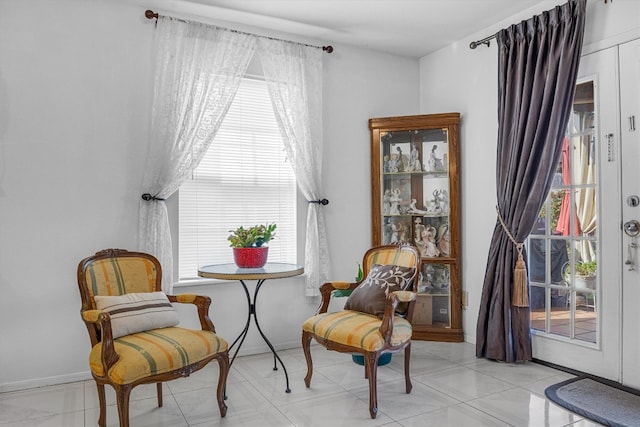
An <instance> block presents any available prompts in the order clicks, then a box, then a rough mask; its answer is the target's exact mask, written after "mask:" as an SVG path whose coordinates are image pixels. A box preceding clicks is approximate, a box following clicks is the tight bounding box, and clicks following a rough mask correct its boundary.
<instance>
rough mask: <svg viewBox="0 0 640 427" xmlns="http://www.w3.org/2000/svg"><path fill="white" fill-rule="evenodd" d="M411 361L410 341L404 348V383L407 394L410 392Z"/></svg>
mask: <svg viewBox="0 0 640 427" xmlns="http://www.w3.org/2000/svg"><path fill="white" fill-rule="evenodd" d="M410 361H411V343H409V345H407V347H406V348H405V349H404V383H405V387H406V390H407V394H409V393H411V389H412V388H413V385H412V384H411V377H410V376H409V363H410Z"/></svg>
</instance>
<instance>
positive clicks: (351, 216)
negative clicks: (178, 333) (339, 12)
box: [0, 0, 419, 391]
mask: <svg viewBox="0 0 640 427" xmlns="http://www.w3.org/2000/svg"><path fill="white" fill-rule="evenodd" d="M150 3H151V4H149V7H153V2H152V1H150ZM144 9H145V8H144V7H142V6H132V5H128V4H126V2H124V1H123V2H114V1H104V2H102V1H97V0H57V1H55V2H52V1H50V0H26V1H25V0H22V1H2V2H0V291H1V292H2V297H1V298H0V391H6V390H13V389H21V388H28V387H33V386H40V385H45V384H52V383H58V382H64V381H72V380H77V379H82V378H88V377H89V375H88V366H87V355H88V352H89V339H88V336H87V333H86V330H85V328H84V325H83V323H82V321H81V320H80V315H79V311H80V297H79V293H78V289H77V285H76V266H77V264H78V261H79V260H80V259H81V258H83V257H85V256H88V255H91V254H93V253H94V252H96V251H98V250H100V249H103V248H109V247H119V248H127V249H135V248H136V236H137V223H138V204H139V200H140V194H141V193H142V191H141V188H140V181H141V177H142V168H143V166H144V156H145V153H146V144H147V136H148V120H149V104H150V85H151V79H152V71H151V66H150V64H151V52H150V49H151V41H152V35H153V28H154V27H153V22H152V21H149V20H147V19H145V18H144V17H143V12H144ZM334 47H335V49H336V50H335V51H334V53H333V54H331V55H328V56H327V57H326V61H325V91H324V100H325V114H324V120H325V129H324V136H325V143H326V147H325V158H324V176H325V179H324V180H325V188H326V194H325V197H327V198H328V199H330V201H331V203H330V204H329V205H328V206H327V207H325V208H324V209H325V213H326V217H327V227H328V230H329V233H330V235H329V244H330V249H331V256H332V261H333V266H334V268H333V271H334V274H333V276H332V277H335V278H336V279H345V280H346V279H351V278H352V277H353V276H354V274H355V267H356V266H355V263H356V261H358V260H359V259H360V257H361V256H362V254H363V252H364V249H365V248H366V247H368V246H369V245H370V241H371V224H370V221H371V220H370V177H369V132H368V127H367V120H368V119H369V118H370V117H374V116H386V115H401V114H416V113H418V105H419V92H418V87H419V63H418V61H417V60H414V59H406V58H400V57H394V56H391V55H387V54H379V53H374V52H372V51H366V50H360V49H354V48H349V47H346V46H339V45H334ZM178 290H179V291H184V292H198V293H202V294H206V295H210V296H211V297H212V299H213V301H214V302H213V309H212V318H213V320H214V322H215V323H216V326H217V329H218V333H220V334H221V335H222V336H225V337H227V338H229V339H232V338H234V337H235V335H236V334H237V333H238V332H239V331H240V329H241V327H242V324H243V322H244V320H245V319H246V304H245V302H244V301H243V298H244V294H243V293H242V291H241V290H240V288H239V285H238V284H236V283H225V284H220V285H215V286H213V285H209V286H198V287H188V288H180V289H178ZM303 293H304V291H303V285H302V282H301V281H300V280H299V279H286V280H282V281H272V282H267V283H265V287H264V288H263V290H262V291H261V298H260V301H259V303H260V304H258V307H257V310H258V313H259V316H260V319H261V326H262V327H263V330H265V332H267V334H268V335H269V336H270V337H271V338H272V340H273V342H274V344H275V345H276V347H279V348H284V347H290V346H297V345H299V340H300V325H301V323H302V321H303V320H304V319H305V318H306V317H308V316H309V315H311V314H312V313H313V311H314V310H315V308H316V304H315V303H308V302H306V300H305V298H304V296H303ZM180 311H181V313H183V314H188V313H186V312H187V310H183V309H181V310H180ZM184 323H185V324H186V325H196V322H195V320H194V319H193V318H192V319H191V320H189V321H186V322H184ZM243 349H246V352H254V351H265V350H266V346H265V345H264V344H263V343H262V342H261V340H259V339H258V337H257V334H256V331H255V327H253V326H252V328H251V333H250V335H249V338H248V339H247V341H246V342H245V344H244V346H243Z"/></svg>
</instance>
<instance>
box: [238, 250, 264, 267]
mask: <svg viewBox="0 0 640 427" xmlns="http://www.w3.org/2000/svg"><path fill="white" fill-rule="evenodd" d="M268 253H269V247H268V246H261V247H259V248H233V260H234V261H235V263H236V265H237V266H238V267H240V268H260V267H263V266H264V265H265V264H266V263H267V255H268Z"/></svg>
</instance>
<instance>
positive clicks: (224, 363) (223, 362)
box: [216, 352, 229, 418]
mask: <svg viewBox="0 0 640 427" xmlns="http://www.w3.org/2000/svg"><path fill="white" fill-rule="evenodd" d="M218 365H219V366H220V376H219V377H218V390H217V392H216V398H217V399H218V407H219V408H220V416H221V417H222V418H224V416H225V415H227V405H226V404H225V403H224V395H225V390H226V388H227V377H228V376H229V353H228V352H225V353H222V354H220V356H219V357H218Z"/></svg>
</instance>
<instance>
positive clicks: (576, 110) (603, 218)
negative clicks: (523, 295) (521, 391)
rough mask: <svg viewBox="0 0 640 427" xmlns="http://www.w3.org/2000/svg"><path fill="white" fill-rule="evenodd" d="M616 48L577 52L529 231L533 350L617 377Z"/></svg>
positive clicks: (552, 359)
mask: <svg viewBox="0 0 640 427" xmlns="http://www.w3.org/2000/svg"><path fill="white" fill-rule="evenodd" d="M616 63H617V49H616V48H611V49H607V50H603V51H599V52H596V53H593V54H589V55H585V56H583V57H582V59H581V63H580V71H579V80H578V82H577V86H576V94H575V98H574V102H573V112H572V115H571V118H570V120H569V123H568V125H567V133H566V137H565V139H564V143H563V150H562V156H561V159H560V161H559V162H558V165H557V169H556V174H555V178H554V180H553V183H552V187H551V190H550V192H549V196H548V198H547V200H546V202H545V205H544V206H543V208H542V209H541V211H540V213H539V217H538V223H537V227H536V228H535V229H534V231H533V232H532V234H531V235H530V236H529V241H528V257H529V259H528V265H529V276H530V284H531V295H530V296H531V297H530V308H531V330H532V336H533V350H534V357H535V358H537V359H540V360H544V361H547V362H550V363H554V364H557V365H560V366H565V367H569V368H572V369H576V370H579V371H583V372H588V373H591V374H594V375H598V376H601V377H604V378H608V379H612V380H618V379H619V377H620V361H619V360H620V350H619V344H620V295H621V285H620V262H619V259H620V255H619V252H620V251H619V248H620V203H619V200H620V183H619V170H620V155H619V149H618V143H619V137H618V135H619V132H618V125H617V109H616V104H617V95H616V94H617V93H618V91H617V86H616V72H617V69H616V66H615V64H616Z"/></svg>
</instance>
